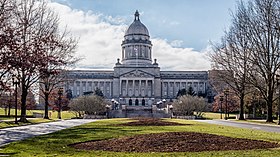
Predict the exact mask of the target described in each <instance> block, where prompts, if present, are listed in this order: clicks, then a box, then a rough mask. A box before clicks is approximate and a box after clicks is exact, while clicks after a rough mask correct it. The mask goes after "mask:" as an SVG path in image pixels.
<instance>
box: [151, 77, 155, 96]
mask: <svg viewBox="0 0 280 157" xmlns="http://www.w3.org/2000/svg"><path fill="white" fill-rule="evenodd" d="M151 89H152V95H153V96H154V95H155V81H154V80H152V88H151Z"/></svg>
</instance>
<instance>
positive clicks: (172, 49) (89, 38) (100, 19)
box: [49, 2, 210, 70]
mask: <svg viewBox="0 0 280 157" xmlns="http://www.w3.org/2000/svg"><path fill="white" fill-rule="evenodd" d="M49 6H50V7H51V8H53V9H54V10H55V11H57V12H58V14H59V16H60V23H61V26H66V25H67V28H68V29H69V30H70V32H71V33H72V34H73V36H75V37H77V38H79V44H78V48H77V55H78V56H83V58H84V59H83V60H82V61H80V62H79V63H78V65H77V66H78V67H86V68H99V69H100V68H105V69H110V68H112V67H114V64H115V63H116V60H117V58H121V42H122V40H123V36H124V32H125V30H126V29H127V27H128V26H127V25H125V24H124V23H125V22H126V19H125V18H122V17H118V16H117V17H112V16H105V15H102V14H97V13H94V12H93V11H87V12H85V11H82V10H77V9H71V8H70V7H68V6H66V5H63V4H59V3H56V2H50V3H49ZM132 20H133V19H131V22H132ZM152 43H153V57H154V58H157V59H158V63H159V64H160V66H161V69H162V70H208V69H209V68H210V63H209V62H208V61H207V60H206V58H205V57H204V56H205V53H203V52H197V51H193V49H192V48H179V47H181V45H182V41H180V40H174V41H172V42H171V43H168V42H167V40H164V39H160V38H155V39H153V38H152Z"/></svg>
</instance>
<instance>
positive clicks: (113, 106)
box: [111, 99, 115, 110]
mask: <svg viewBox="0 0 280 157" xmlns="http://www.w3.org/2000/svg"><path fill="white" fill-rule="evenodd" d="M111 102H112V110H114V109H115V99H112V100H111Z"/></svg>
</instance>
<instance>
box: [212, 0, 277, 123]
mask: <svg viewBox="0 0 280 157" xmlns="http://www.w3.org/2000/svg"><path fill="white" fill-rule="evenodd" d="M279 8H280V1H277V0H253V2H251V1H250V2H248V3H247V5H246V4H245V3H244V2H243V1H240V2H239V3H238V10H237V12H236V13H235V14H234V15H233V20H232V25H231V27H230V29H229V31H228V32H226V33H225V36H224V37H223V39H222V41H221V44H219V45H218V46H215V48H214V51H215V53H214V54H211V55H210V57H211V60H212V61H213V62H214V65H215V68H217V69H220V70H222V71H221V73H220V78H221V79H223V81H224V82H226V83H227V85H229V86H230V87H231V88H232V90H234V91H235V92H236V94H237V95H238V96H239V98H240V119H244V117H243V107H244V97H245V95H246V94H248V92H250V89H251V88H252V87H254V88H257V89H258V90H259V91H260V92H261V93H262V95H263V97H264V98H265V99H266V101H267V112H268V114H267V121H268V122H272V102H273V93H274V91H275V80H274V78H275V75H276V71H277V70H278V69H279V66H280V62H279V61H280V60H279V59H280V58H279V56H280V51H279V48H280V47H279V39H280V33H279V32H280V27H279V24H280V10H279Z"/></svg>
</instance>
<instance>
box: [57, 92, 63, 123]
mask: <svg viewBox="0 0 280 157" xmlns="http://www.w3.org/2000/svg"><path fill="white" fill-rule="evenodd" d="M57 94H58V115H57V116H58V119H61V96H62V94H63V88H61V87H60V88H59V89H58V92H57Z"/></svg>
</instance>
